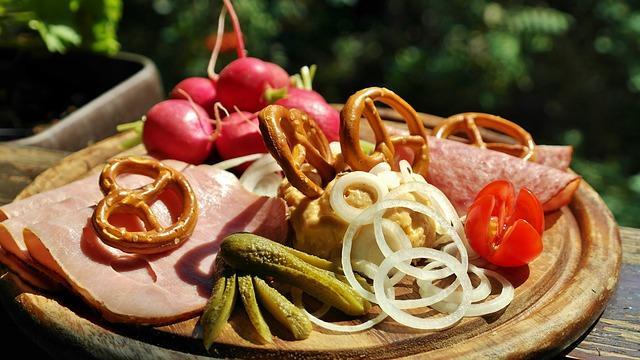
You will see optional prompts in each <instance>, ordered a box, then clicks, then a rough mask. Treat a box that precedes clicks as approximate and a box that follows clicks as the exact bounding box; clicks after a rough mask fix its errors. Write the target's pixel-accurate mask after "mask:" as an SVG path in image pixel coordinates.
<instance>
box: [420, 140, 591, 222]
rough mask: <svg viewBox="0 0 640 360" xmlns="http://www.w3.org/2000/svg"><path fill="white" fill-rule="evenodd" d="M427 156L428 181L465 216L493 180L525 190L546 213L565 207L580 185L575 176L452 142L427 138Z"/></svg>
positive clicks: (578, 179)
mask: <svg viewBox="0 0 640 360" xmlns="http://www.w3.org/2000/svg"><path fill="white" fill-rule="evenodd" d="M429 154H430V162H429V176H428V179H427V180H428V181H429V182H430V183H432V184H433V185H435V186H437V187H438V188H439V189H440V190H442V192H444V193H445V195H447V197H448V198H449V200H451V202H452V204H453V205H454V206H455V207H456V209H457V210H458V213H460V214H464V213H466V211H467V208H468V207H469V205H471V202H472V201H473V199H474V198H475V196H476V194H477V193H478V191H480V189H482V188H483V187H484V186H485V185H486V184H488V183H489V182H491V181H493V180H497V179H507V180H509V181H511V182H512V183H513V184H514V186H515V187H516V190H518V189H520V188H521V187H527V188H528V189H530V190H531V191H532V192H533V193H534V194H535V195H536V196H537V197H538V199H539V200H540V202H541V203H542V204H543V209H544V210H545V211H552V210H556V209H559V208H560V207H562V206H564V205H566V204H568V203H569V201H571V197H572V196H573V193H574V192H575V190H576V189H577V188H578V185H579V183H580V177H579V176H577V175H576V174H574V173H571V172H566V171H561V170H558V169H554V168H551V167H548V166H544V165H540V164H537V163H533V162H529V161H524V160H522V159H520V158H517V157H514V156H510V155H507V154H504V153H501V152H497V151H492V150H485V149H480V148H477V147H473V146H469V145H466V144H463V143H459V142H456V141H452V140H443V139H437V138H433V137H430V138H429Z"/></svg>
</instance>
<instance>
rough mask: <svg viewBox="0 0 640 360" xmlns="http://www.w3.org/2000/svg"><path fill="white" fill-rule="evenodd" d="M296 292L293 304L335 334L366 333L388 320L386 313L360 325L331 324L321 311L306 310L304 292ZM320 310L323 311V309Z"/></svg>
mask: <svg viewBox="0 0 640 360" xmlns="http://www.w3.org/2000/svg"><path fill="white" fill-rule="evenodd" d="M295 290H297V291H292V295H293V302H294V303H295V305H296V306H297V307H298V308H300V309H302V311H303V312H304V313H305V315H307V317H308V318H309V320H310V321H311V322H312V323H314V324H316V325H318V326H320V327H322V328H325V329H327V330H331V331H335V332H343V333H353V332H358V331H364V330H368V329H371V328H372V327H374V326H375V325H377V324H379V323H380V322H382V320H384V319H386V318H387V314H385V313H384V312H381V313H380V314H378V316H376V317H374V318H373V319H369V320H367V321H365V322H363V323H361V324H358V325H340V324H334V323H330V322H328V321H324V320H322V319H320V317H321V316H322V315H318V312H319V311H316V312H314V313H313V314H311V313H310V312H308V311H307V309H305V308H304V304H303V302H302V292H301V291H300V290H299V289H295ZM390 295H391V294H390ZM320 310H322V308H321V309H320ZM323 315H324V314H323Z"/></svg>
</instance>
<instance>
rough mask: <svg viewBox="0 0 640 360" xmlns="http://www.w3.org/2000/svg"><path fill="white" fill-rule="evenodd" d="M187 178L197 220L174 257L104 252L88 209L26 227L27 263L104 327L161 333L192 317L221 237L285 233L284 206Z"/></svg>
mask: <svg viewBox="0 0 640 360" xmlns="http://www.w3.org/2000/svg"><path fill="white" fill-rule="evenodd" d="M184 175H185V177H186V178H187V180H188V181H189V183H190V184H191V186H192V188H193V189H194V191H195V192H196V197H197V199H198V206H199V217H198V223H197V225H196V228H195V230H194V232H193V234H192V235H191V237H190V238H189V239H187V240H186V241H185V242H184V244H183V245H182V246H180V247H179V248H177V249H176V250H174V251H172V252H169V253H162V254H156V255H131V254H126V253H123V252H121V251H119V250H117V249H114V248H111V247H108V246H106V245H105V244H104V243H102V242H101V241H100V240H99V239H98V238H97V236H96V234H95V231H94V229H93V227H92V226H91V222H90V217H91V215H92V212H93V210H92V208H85V209H81V210H78V211H76V212H73V213H68V214H66V215H65V216H62V217H57V218H49V219H47V220H44V221H42V222H40V223H37V224H35V225H31V226H29V227H27V228H26V229H25V231H24V239H25V243H26V245H27V248H28V250H29V253H30V255H31V256H32V257H33V258H34V259H35V260H36V261H38V262H39V263H40V264H42V265H44V266H45V267H47V268H48V269H50V270H52V271H54V272H56V273H57V274H58V275H60V276H61V277H63V278H64V279H65V280H66V281H67V283H68V284H69V286H70V287H71V288H72V289H73V290H74V291H75V292H76V293H78V294H79V295H80V296H81V297H82V298H83V300H84V301H86V302H87V303H88V304H90V305H91V306H93V307H95V308H96V309H98V310H99V311H100V312H101V313H102V315H103V316H104V317H105V318H106V319H107V320H109V321H113V322H127V323H132V322H133V323H140V324H154V325H158V324H167V323H172V322H175V321H179V320H183V319H187V318H189V317H191V316H193V315H196V314H197V313H199V312H200V311H202V309H203V307H204V305H205V304H206V302H207V298H208V296H209V295H210V291H211V286H212V277H213V272H214V270H215V266H214V260H215V257H216V254H217V253H218V249H219V245H220V242H221V241H222V239H223V238H224V237H225V236H226V235H228V234H231V233H233V232H239V231H249V232H253V233H256V234H260V235H262V236H266V237H268V238H271V239H274V240H276V241H282V240H284V238H285V236H286V231H287V225H286V219H285V205H284V202H283V201H282V200H281V199H274V198H266V197H259V196H256V195H254V194H252V193H249V192H247V191H246V190H244V189H243V188H242V186H241V185H240V184H239V183H238V181H237V179H236V178H235V176H233V174H231V173H228V172H225V171H222V170H217V169H215V168H213V167H209V166H198V167H191V168H188V169H186V170H185V171H184ZM162 206H164V205H163V204H160V205H158V202H157V203H156V204H154V206H153V210H154V212H155V213H156V214H157V215H159V216H162V217H164V219H161V222H167V221H169V220H168V219H167V218H168V217H169V216H170V215H169V214H170V211H168V210H167V211H160V210H161V209H162ZM165 209H166V208H165Z"/></svg>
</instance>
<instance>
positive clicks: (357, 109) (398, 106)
mask: <svg viewBox="0 0 640 360" xmlns="http://www.w3.org/2000/svg"><path fill="white" fill-rule="evenodd" d="M374 101H380V102H382V103H384V104H387V105H389V106H390V107H391V108H393V109H394V110H396V111H397V112H398V113H399V114H400V115H401V116H402V118H403V119H404V121H405V122H406V123H407V128H408V129H409V134H410V135H409V136H394V137H389V135H388V134H387V130H386V128H385V126H384V123H383V121H382V119H381V118H380V114H379V113H378V110H377V109H376V107H375V104H374ZM363 115H364V117H365V118H366V119H367V121H368V122H369V124H370V125H371V128H372V130H373V133H374V135H375V141H376V145H375V151H374V152H373V154H371V155H366V154H365V153H364V152H363V151H362V148H361V147H360V118H361V117H362V116H363ZM340 119H341V120H342V122H341V124H340V147H341V148H342V154H343V156H344V160H345V162H346V163H347V164H348V165H349V166H350V167H351V168H352V169H353V170H362V171H369V170H370V169H371V168H372V167H374V166H375V165H376V164H378V163H381V162H383V161H386V162H388V163H389V164H390V165H391V168H392V169H393V170H395V171H399V167H398V163H397V161H396V159H395V152H396V149H395V148H396V146H400V145H401V146H407V147H409V148H411V149H412V150H413V151H414V161H413V171H414V172H416V173H418V174H421V175H423V176H425V177H426V175H427V170H428V166H429V146H428V143H427V133H426V130H425V128H424V124H423V123H422V121H421V120H420V118H419V117H418V114H417V113H416V111H415V110H414V109H413V107H411V105H409V104H408V103H407V102H406V101H404V100H403V99H402V98H401V97H399V96H398V95H396V94H395V93H394V92H393V91H391V90H388V89H385V88H379V87H370V88H366V89H363V90H360V91H358V92H356V93H355V94H353V95H351V97H350V98H349V99H348V100H347V102H346V103H345V105H344V107H343V108H342V112H341V114H340Z"/></svg>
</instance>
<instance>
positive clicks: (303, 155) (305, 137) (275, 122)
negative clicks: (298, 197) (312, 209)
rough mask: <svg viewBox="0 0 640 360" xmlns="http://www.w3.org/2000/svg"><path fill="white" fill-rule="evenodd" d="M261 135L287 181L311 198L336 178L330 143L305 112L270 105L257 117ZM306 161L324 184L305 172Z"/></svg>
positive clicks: (320, 192)
mask: <svg viewBox="0 0 640 360" xmlns="http://www.w3.org/2000/svg"><path fill="white" fill-rule="evenodd" d="M258 119H259V124H260V132H261V133H262V136H263V138H264V141H265V144H266V145H267V147H268V148H269V152H270V153H271V155H272V156H273V157H274V158H275V159H276V161H277V162H278V164H279V165H280V167H281V168H282V171H284V174H285V176H286V177H287V180H289V182H290V183H291V185H293V186H294V187H296V188H297V189H298V190H300V191H301V192H302V193H303V194H304V195H305V196H307V197H309V198H317V197H319V196H320V195H322V193H323V191H324V190H323V188H324V186H325V185H326V184H327V183H328V182H329V181H331V180H332V179H333V178H334V177H335V173H336V172H335V169H334V167H333V162H334V160H333V155H332V154H331V149H330V148H329V142H328V141H327V138H326V137H325V136H324V133H323V132H322V130H321V129H320V127H318V124H317V123H316V122H315V121H314V120H313V119H312V118H310V117H309V116H308V115H307V114H306V113H304V112H302V111H300V110H297V109H290V110H289V109H287V108H285V107H283V106H280V105H269V106H267V107H266V108H264V109H263V110H262V111H261V112H260V113H259V114H258ZM305 161H306V162H307V163H308V164H309V165H311V166H312V167H313V168H315V170H316V171H317V173H318V175H319V176H320V180H321V181H320V182H321V184H317V183H316V182H314V181H313V180H311V178H309V176H308V174H307V173H305V170H306V169H305V168H304V166H303V165H304V164H305Z"/></svg>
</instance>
